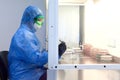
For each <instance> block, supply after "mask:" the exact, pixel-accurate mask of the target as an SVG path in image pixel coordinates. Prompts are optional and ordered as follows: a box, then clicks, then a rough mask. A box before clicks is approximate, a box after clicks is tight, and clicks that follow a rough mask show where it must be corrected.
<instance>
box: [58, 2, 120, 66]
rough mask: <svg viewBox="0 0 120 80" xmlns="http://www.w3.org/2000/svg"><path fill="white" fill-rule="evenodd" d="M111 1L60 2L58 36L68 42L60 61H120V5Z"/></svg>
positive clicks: (87, 62) (85, 62)
mask: <svg viewBox="0 0 120 80" xmlns="http://www.w3.org/2000/svg"><path fill="white" fill-rule="evenodd" d="M111 3H112V1H110V2H106V1H104V0H101V1H99V2H98V3H94V2H93V1H87V2H86V4H85V5H75V4H72V5H59V18H58V33H59V40H63V41H65V42H66V44H67V50H66V52H65V53H64V55H63V56H62V57H61V59H60V63H61V64H76V63H78V64H105V63H107V64H118V63H120V54H119V53H120V38H119V37H118V36H119V34H120V31H119V26H120V23H119V19H120V16H119V13H120V12H119V11H118V10H119V7H120V6H119V4H117V3H116V4H113V5H114V6H113V5H111ZM106 4H107V5H108V6H106ZM101 5H102V6H101ZM111 7H113V8H114V10H113V11H112V10H111ZM112 12H115V13H112ZM111 13H112V14H111ZM112 18H113V19H112Z"/></svg>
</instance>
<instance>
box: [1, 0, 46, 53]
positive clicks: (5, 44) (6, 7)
mask: <svg viewBox="0 0 120 80" xmlns="http://www.w3.org/2000/svg"><path fill="white" fill-rule="evenodd" d="M28 5H36V6H37V7H39V8H40V9H42V11H43V13H44V14H45V0H0V51H2V50H8V49H9V45H10V41H11V38H12V36H13V34H14V33H15V31H16V30H17V28H18V27H19V25H20V22H21V18H22V14H23V11H24V9H25V8H26V7H27V6H28ZM44 32H45V24H44V27H43V28H42V30H41V32H40V31H38V32H37V35H38V37H39V39H40V38H42V39H43V40H42V41H41V42H42V45H43V44H44V43H45V34H44V35H43V34H42V33H44ZM41 34H42V35H41ZM43 46H45V45H43Z"/></svg>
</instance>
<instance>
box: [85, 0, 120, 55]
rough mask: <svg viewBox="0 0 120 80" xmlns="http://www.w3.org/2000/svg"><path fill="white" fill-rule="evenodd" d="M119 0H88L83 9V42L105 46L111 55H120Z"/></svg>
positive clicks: (99, 46) (100, 46)
mask: <svg viewBox="0 0 120 80" xmlns="http://www.w3.org/2000/svg"><path fill="white" fill-rule="evenodd" d="M119 7H120V5H119V0H99V2H98V3H96V4H94V3H93V2H92V1H90V0H89V1H88V3H87V4H86V9H85V34H86V35H85V40H86V41H85V42H86V43H90V44H92V45H94V46H95V47H98V48H106V49H108V50H109V51H110V53H111V54H112V55H116V56H120V54H119V53H120V37H119V36H120V11H119Z"/></svg>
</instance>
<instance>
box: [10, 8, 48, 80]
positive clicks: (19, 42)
mask: <svg viewBox="0 0 120 80" xmlns="http://www.w3.org/2000/svg"><path fill="white" fill-rule="evenodd" d="M38 15H42V13H41V11H40V10H39V9H38V8H37V7H34V6H29V7H27V8H26V9H25V11H24V14H23V17H22V20H21V24H20V27H19V29H18V30H17V32H16V33H15V34H14V36H13V38H12V40H11V45H10V48H9V54H8V66H9V78H10V80H39V78H40V76H41V75H42V74H43V73H45V70H43V65H44V64H46V63H47V62H48V53H47V52H46V51H45V50H44V51H40V47H41V46H40V43H39V41H38V39H37V37H36V35H35V32H36V30H35V28H34V18H35V17H36V16H38Z"/></svg>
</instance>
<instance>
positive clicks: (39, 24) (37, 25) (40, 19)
mask: <svg viewBox="0 0 120 80" xmlns="http://www.w3.org/2000/svg"><path fill="white" fill-rule="evenodd" d="M43 22H44V17H41V16H38V17H37V18H35V24H34V27H35V29H36V30H38V29H40V28H41V27H42V25H43Z"/></svg>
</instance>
